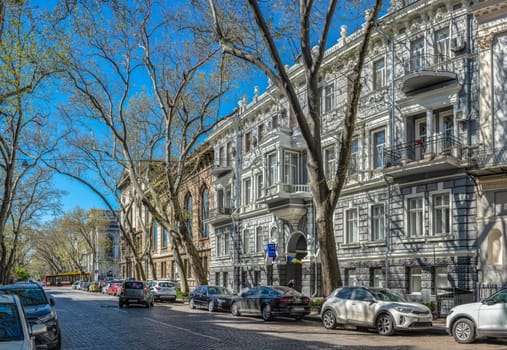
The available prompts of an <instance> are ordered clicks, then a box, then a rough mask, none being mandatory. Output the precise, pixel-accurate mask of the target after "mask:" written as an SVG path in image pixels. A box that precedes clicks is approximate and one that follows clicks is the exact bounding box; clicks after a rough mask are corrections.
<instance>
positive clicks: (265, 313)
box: [262, 304, 271, 321]
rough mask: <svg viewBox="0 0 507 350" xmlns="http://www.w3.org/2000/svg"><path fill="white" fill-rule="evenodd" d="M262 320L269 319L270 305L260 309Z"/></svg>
mask: <svg viewBox="0 0 507 350" xmlns="http://www.w3.org/2000/svg"><path fill="white" fill-rule="evenodd" d="M262 319H263V320H264V321H269V320H270V319H271V305H269V304H266V305H264V307H263V308H262Z"/></svg>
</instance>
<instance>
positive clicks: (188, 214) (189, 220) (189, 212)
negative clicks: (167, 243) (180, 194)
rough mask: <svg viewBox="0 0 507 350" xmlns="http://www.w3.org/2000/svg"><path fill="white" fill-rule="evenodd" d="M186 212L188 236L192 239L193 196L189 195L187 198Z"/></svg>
mask: <svg viewBox="0 0 507 350" xmlns="http://www.w3.org/2000/svg"><path fill="white" fill-rule="evenodd" d="M185 210H186V213H185V215H186V217H187V229H188V234H189V235H190V237H192V196H191V195H190V193H189V194H187V197H186V198H185Z"/></svg>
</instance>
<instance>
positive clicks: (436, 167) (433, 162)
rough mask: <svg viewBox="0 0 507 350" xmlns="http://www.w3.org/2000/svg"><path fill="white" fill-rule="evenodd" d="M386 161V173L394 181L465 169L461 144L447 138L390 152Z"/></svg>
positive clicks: (410, 143) (437, 137)
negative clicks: (463, 167)
mask: <svg viewBox="0 0 507 350" xmlns="http://www.w3.org/2000/svg"><path fill="white" fill-rule="evenodd" d="M384 157H385V164H386V165H385V167H384V170H383V172H384V174H385V175H387V176H389V177H392V178H401V177H406V176H417V175H422V174H427V173H436V172H439V171H451V170H457V169H459V168H461V167H462V165H463V164H462V163H463V162H462V160H463V159H462V154H461V144H460V143H459V141H458V140H457V139H456V138H455V137H454V136H451V135H446V134H436V135H434V136H433V137H428V138H425V139H423V140H414V141H411V142H408V143H405V144H399V145H397V146H395V147H389V148H386V149H385V154H384Z"/></svg>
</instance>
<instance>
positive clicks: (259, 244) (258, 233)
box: [255, 226, 264, 253]
mask: <svg viewBox="0 0 507 350" xmlns="http://www.w3.org/2000/svg"><path fill="white" fill-rule="evenodd" d="M263 241H264V237H263V235H262V226H258V227H257V228H256V229H255V251H256V252H257V253H258V252H262V250H263Z"/></svg>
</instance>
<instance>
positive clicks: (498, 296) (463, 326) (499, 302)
mask: <svg viewBox="0 0 507 350" xmlns="http://www.w3.org/2000/svg"><path fill="white" fill-rule="evenodd" d="M446 330H447V333H449V334H450V335H452V336H453V337H454V339H455V340H456V341H457V342H458V343H462V344H468V343H472V342H473V341H474V340H475V338H476V337H484V336H488V337H507V288H506V289H502V290H500V291H498V292H496V293H495V294H493V295H492V296H490V297H489V298H486V299H484V300H483V301H482V302H479V303H470V304H463V305H458V306H456V307H454V308H452V309H451V311H450V312H449V315H447V320H446Z"/></svg>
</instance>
